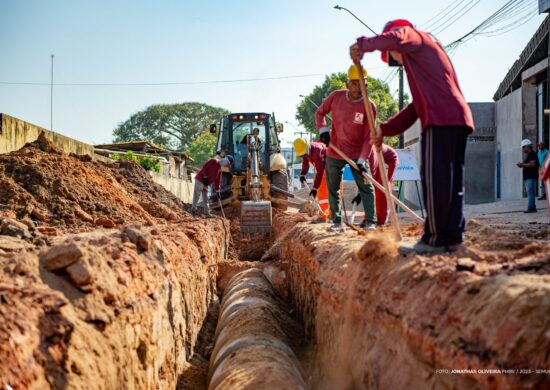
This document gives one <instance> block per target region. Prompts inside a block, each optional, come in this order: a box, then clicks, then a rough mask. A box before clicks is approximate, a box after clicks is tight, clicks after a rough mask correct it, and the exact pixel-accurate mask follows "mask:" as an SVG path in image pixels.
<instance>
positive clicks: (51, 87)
mask: <svg viewBox="0 0 550 390" xmlns="http://www.w3.org/2000/svg"><path fill="white" fill-rule="evenodd" d="M50 57H51V58H52V73H51V78H50V130H51V131H53V57H54V55H53V54H50Z"/></svg>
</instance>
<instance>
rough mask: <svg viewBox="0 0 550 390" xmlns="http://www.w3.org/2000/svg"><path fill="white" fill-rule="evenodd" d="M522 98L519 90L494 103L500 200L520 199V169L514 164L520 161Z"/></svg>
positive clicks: (521, 184) (521, 191)
mask: <svg viewBox="0 0 550 390" xmlns="http://www.w3.org/2000/svg"><path fill="white" fill-rule="evenodd" d="M522 115H523V114H522V96H521V88H519V89H517V90H516V91H514V92H512V93H510V94H509V95H506V96H505V97H503V98H502V99H500V100H499V101H497V102H496V127H497V148H498V147H500V153H501V168H500V169H501V170H500V172H501V184H500V186H501V187H500V188H501V199H503V200H509V199H521V198H522V196H523V187H522V186H523V181H522V172H521V169H520V168H518V167H516V163H517V162H519V161H521V159H522V153H521V148H520V143H521V135H522Z"/></svg>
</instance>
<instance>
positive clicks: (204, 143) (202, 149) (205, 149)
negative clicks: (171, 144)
mask: <svg viewBox="0 0 550 390" xmlns="http://www.w3.org/2000/svg"><path fill="white" fill-rule="evenodd" d="M216 141H217V137H216V136H215V135H213V134H211V133H210V132H209V131H208V130H206V131H203V132H202V133H200V134H199V136H198V137H197V138H195V139H194V140H193V141H192V142H191V145H189V147H188V148H187V149H186V150H185V153H186V154H187V155H188V156H189V157H191V158H193V160H195V162H194V163H193V165H194V166H197V167H200V166H201V165H203V164H204V163H205V162H207V161H208V160H209V159H210V158H211V157H212V155H213V153H214V151H215V149H216Z"/></svg>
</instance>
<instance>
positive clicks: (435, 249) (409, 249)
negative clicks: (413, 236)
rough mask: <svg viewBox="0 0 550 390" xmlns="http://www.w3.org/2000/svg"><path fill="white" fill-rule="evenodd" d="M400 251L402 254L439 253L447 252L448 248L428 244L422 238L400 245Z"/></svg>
mask: <svg viewBox="0 0 550 390" xmlns="http://www.w3.org/2000/svg"><path fill="white" fill-rule="evenodd" d="M398 251H399V253H400V254H402V255H408V254H411V253H414V254H417V255H435V254H439V253H445V252H446V251H447V248H446V247H444V246H431V245H428V244H426V243H425V242H424V241H422V240H418V241H417V242H415V243H412V242H411V243H403V244H401V245H399V249H398Z"/></svg>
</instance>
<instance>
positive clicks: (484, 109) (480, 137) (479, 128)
mask: <svg viewBox="0 0 550 390" xmlns="http://www.w3.org/2000/svg"><path fill="white" fill-rule="evenodd" d="M470 108H471V109H472V115H473V116H474V123H475V125H476V132H475V133H474V134H473V135H472V136H470V137H468V144H467V146H466V163H465V177H464V184H465V188H466V190H465V203H467V204H478V203H487V202H493V201H494V200H495V153H496V147H495V140H494V139H495V134H496V130H495V114H494V103H470ZM420 134H421V133H420V121H417V122H416V123H415V124H414V125H413V126H412V127H411V128H410V129H409V130H407V131H406V132H405V146H406V147H407V148H409V149H412V150H413V151H414V152H415V156H416V159H417V161H418V164H419V167H420V161H421V159H420ZM419 188H420V194H421V196H422V188H421V186H420V184H419ZM404 193H405V199H406V201H407V203H409V204H412V205H413V206H417V207H418V206H419V205H420V202H419V199H418V195H417V190H416V186H415V183H413V182H406V183H405V184H404Z"/></svg>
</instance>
